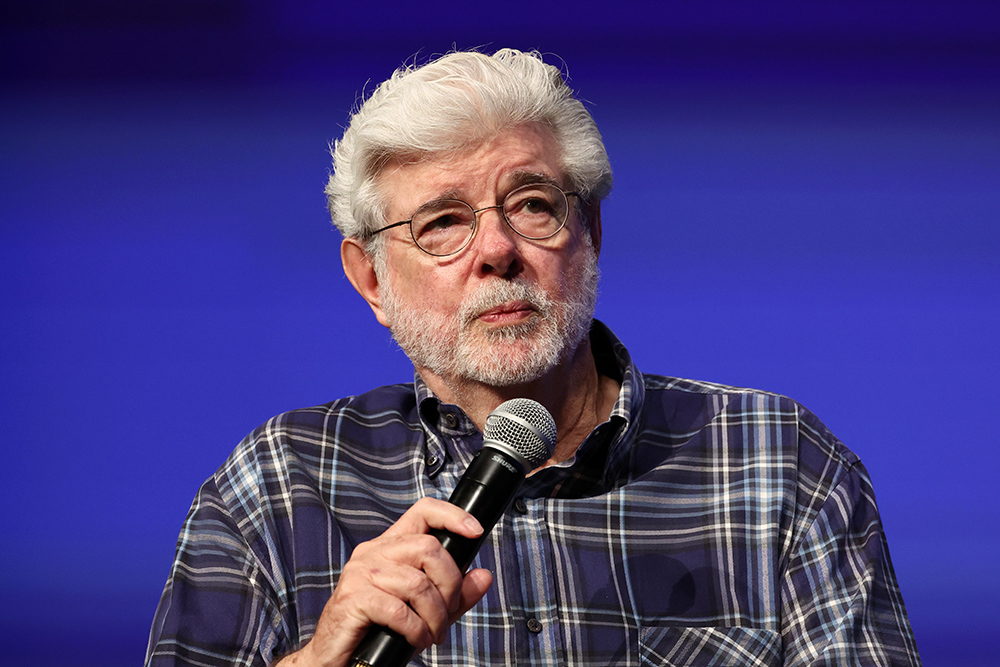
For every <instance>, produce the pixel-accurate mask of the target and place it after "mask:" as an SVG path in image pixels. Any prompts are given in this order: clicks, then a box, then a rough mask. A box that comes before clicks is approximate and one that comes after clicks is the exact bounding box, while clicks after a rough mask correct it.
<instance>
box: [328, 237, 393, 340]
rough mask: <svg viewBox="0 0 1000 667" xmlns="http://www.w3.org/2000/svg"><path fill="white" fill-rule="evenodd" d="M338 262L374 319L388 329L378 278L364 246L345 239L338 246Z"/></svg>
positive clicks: (356, 241)
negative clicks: (373, 314)
mask: <svg viewBox="0 0 1000 667" xmlns="http://www.w3.org/2000/svg"><path fill="white" fill-rule="evenodd" d="M340 261H341V262H343V264H344V273H345V274H346V275H347V279H348V280H350V281H351V284H352V285H354V289H356V290H358V294H360V295H361V296H362V297H363V298H364V300H365V301H367V302H368V305H369V306H371V309H372V312H373V313H375V319H377V320H378V321H379V323H380V324H381V325H382V326H384V327H388V326H389V323H388V320H387V319H386V317H385V313H384V312H383V311H382V298H381V295H380V292H379V283H378V276H377V275H375V266H374V265H373V264H372V258H371V257H370V256H369V255H368V253H367V252H366V251H365V247H364V244H363V243H362V242H361V241H359V240H358V239H355V238H346V239H344V241H343V243H341V244H340Z"/></svg>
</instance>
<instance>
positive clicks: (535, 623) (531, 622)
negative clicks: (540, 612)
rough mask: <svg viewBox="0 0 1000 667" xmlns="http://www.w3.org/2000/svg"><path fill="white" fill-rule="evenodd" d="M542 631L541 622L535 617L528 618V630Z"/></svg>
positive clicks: (535, 632)
mask: <svg viewBox="0 0 1000 667" xmlns="http://www.w3.org/2000/svg"><path fill="white" fill-rule="evenodd" d="M541 631H542V623H541V622H540V621H539V620H538V619H537V618H529V619H528V632H531V633H534V634H536V635H537V634H538V633H539V632H541Z"/></svg>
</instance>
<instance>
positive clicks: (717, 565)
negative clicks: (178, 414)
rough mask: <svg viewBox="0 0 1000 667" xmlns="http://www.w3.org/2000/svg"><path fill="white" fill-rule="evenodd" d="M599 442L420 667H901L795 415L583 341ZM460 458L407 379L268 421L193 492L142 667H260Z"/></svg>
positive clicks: (489, 552)
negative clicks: (605, 379) (601, 419)
mask: <svg viewBox="0 0 1000 667" xmlns="http://www.w3.org/2000/svg"><path fill="white" fill-rule="evenodd" d="M591 337H592V341H593V345H594V350H595V356H596V357H597V360H598V366H599V368H600V369H601V372H603V373H605V374H609V375H611V376H612V377H616V378H617V379H618V380H619V381H620V382H621V386H622V389H621V393H620V395H619V397H618V401H617V403H616V405H615V407H614V411H613V413H612V416H611V418H610V420H609V421H607V422H605V423H604V424H602V425H601V426H599V427H598V428H597V429H595V431H594V432H593V433H591V435H590V436H589V437H588V438H587V439H586V440H585V441H584V442H583V443H582V445H581V446H580V447H579V449H578V450H577V453H576V455H575V456H574V457H573V458H572V459H570V460H568V461H566V462H564V463H563V464H561V465H558V466H553V467H550V468H546V469H543V470H541V471H539V472H537V473H536V474H535V475H533V476H532V477H530V478H528V480H527V481H526V482H525V485H524V486H523V487H522V490H521V491H522V493H521V497H520V498H519V499H518V500H517V501H515V503H514V504H513V506H512V507H511V508H510V509H509V510H508V511H507V513H506V515H505V516H504V517H503V518H502V519H501V521H500V523H499V524H498V525H497V527H496V528H495V529H494V530H493V532H492V533H491V534H490V536H489V538H488V539H487V541H486V543H485V544H484V545H483V548H482V549H481V551H480V553H479V555H478V557H477V560H476V562H475V563H474V566H475V567H485V568H487V569H489V570H490V571H491V572H493V574H494V578H495V581H494V584H493V586H492V587H491V588H490V590H489V592H488V593H487V594H486V597H485V598H484V599H483V600H482V601H481V602H480V603H479V604H478V605H477V606H476V607H474V608H473V609H472V610H471V611H470V612H469V613H467V614H466V615H465V616H464V617H463V618H462V619H461V620H460V621H459V622H458V623H457V624H455V625H454V626H452V628H451V630H450V635H449V639H448V641H447V642H446V643H445V644H443V645H441V646H433V647H431V648H429V649H428V650H426V651H424V652H423V653H421V654H420V655H418V656H417V657H416V658H415V660H414V663H416V664H421V665H440V666H447V665H484V666H485V665H520V666H524V665H553V666H555V665H573V666H577V667H589V666H594V667H597V666H600V667H606V666H607V665H702V666H704V665H732V664H740V665H865V666H869V665H919V664H920V660H919V657H918V655H917V649H916V646H915V643H914V640H913V636H912V631H911V630H910V626H909V622H908V620H907V618H906V612H905V609H904V607H903V600H902V598H901V597H900V593H899V589H898V587H897V584H896V580H895V576H894V574H893V571H892V566H891V564H890V562H889V553H888V550H887V547H886V542H885V538H884V536H883V533H882V526H881V522H880V520H879V516H878V510H877V508H876V505H875V498H874V495H873V493H872V487H871V483H870V481H869V478H868V475H867V473H866V471H865V469H864V468H863V466H862V465H861V463H860V462H859V460H858V458H857V457H856V456H855V455H854V454H853V453H851V452H850V451H849V450H847V449H846V448H845V447H844V446H843V444H841V443H840V442H839V441H838V440H837V439H836V438H835V437H834V436H833V435H832V434H831V433H830V432H829V431H828V430H827V429H826V427H824V426H823V424H822V423H820V421H819V420H818V419H816V417H814V416H813V415H812V414H811V413H809V412H807V411H806V410H805V409H803V408H802V407H801V406H799V405H798V404H796V403H795V402H793V401H791V400H789V399H787V398H784V397H782V396H777V395H773V394H768V393H761V392H754V391H748V390H744V389H735V388H732V387H724V386H720V385H714V384H706V383H701V382H692V381H688V380H679V379H671V378H664V377H659V376H653V375H643V374H640V373H639V371H638V370H637V369H636V368H635V366H634V365H633V364H632V362H631V359H630V357H629V355H628V352H627V351H626V350H625V348H624V347H623V346H622V345H621V343H619V342H618V340H617V339H615V337H614V336H613V335H612V334H611V333H610V331H608V330H607V329H606V328H605V327H604V326H603V325H602V324H600V323H595V326H594V329H593V332H592V336H591ZM481 444H482V436H481V434H480V433H479V432H478V431H477V430H476V428H475V426H474V425H473V424H472V422H471V421H470V420H469V419H468V417H467V416H466V415H465V414H464V413H463V412H462V410H461V409H459V408H458V407H457V406H455V405H449V404H444V403H441V402H440V401H439V400H438V399H436V398H435V397H434V396H433V395H432V394H431V393H430V392H429V390H428V389H427V388H426V386H425V385H424V384H423V383H422V382H421V381H420V379H419V377H417V378H416V380H415V382H414V384H412V385H411V384H407V385H395V386H390V387H381V388H379V389H375V390H374V391H371V392H369V393H367V394H364V395H361V396H356V397H351V398H345V399H342V400H339V401H335V402H333V403H329V404H327V405H323V406H319V407H315V408H309V409H304V410H296V411H293V412H289V413H286V414H283V415H279V416H277V417H275V418H273V419H271V420H270V421H268V422H267V423H265V424H264V425H262V426H261V427H259V428H258V429H257V430H255V431H254V432H253V433H252V434H251V435H249V436H248V437H247V438H246V439H245V440H244V441H243V442H242V443H241V444H240V445H239V447H238V448H237V449H236V451H235V452H234V453H233V454H232V455H231V456H230V458H229V459H228V460H227V462H226V463H225V464H224V465H223V466H222V467H221V468H220V469H219V470H218V472H216V473H215V475H214V476H213V477H212V478H211V479H209V480H208V481H207V482H206V483H205V484H204V486H203V487H202V488H201V490H200V491H199V493H198V496H197V498H196V499H195V501H194V504H193V506H192V508H191V511H190V513H189V514H188V517H187V520H186V521H185V524H184V527H183V530H182V532H181V535H180V539H179V542H178V545H177V556H176V560H175V562H174V566H173V570H172V572H171V575H170V579H169V580H168V581H167V584H166V588H165V589H164V592H163V597H162V599H161V601H160V606H159V608H158V610H157V613H156V618H155V620H154V623H153V629H152V633H151V637H150V646H149V652H148V656H147V664H150V665H154V666H160V665H172V664H195V665H265V664H269V663H271V662H274V661H275V660H276V659H277V658H278V657H280V656H281V655H284V654H286V653H288V652H290V651H292V650H294V649H296V648H298V647H300V646H301V645H303V644H304V643H305V642H306V641H307V640H308V639H309V638H310V637H311V636H312V634H313V632H314V631H315V628H316V623H317V620H318V619H319V617H320V613H321V612H322V610H323V606H324V604H325V603H326V602H327V599H328V598H329V597H330V594H331V592H332V590H333V588H334V587H335V586H336V585H337V578H338V577H339V575H340V572H341V567H342V564H343V563H345V562H346V561H347V559H348V558H349V557H350V555H351V551H352V550H353V549H354V547H355V546H357V544H359V543H360V542H362V541H365V540H369V539H372V538H374V537H376V536H378V535H379V534H381V533H382V532H383V531H384V530H385V529H386V528H387V527H388V526H389V525H390V524H392V523H393V522H394V521H395V520H396V519H397V518H398V517H399V516H400V515H401V514H402V513H403V512H404V511H405V510H406V509H407V508H408V507H410V506H411V505H412V504H413V503H414V502H415V501H416V500H417V499H418V498H420V497H422V496H428V495H429V496H434V497H437V498H443V499H447V498H448V496H449V495H450V493H451V490H452V489H453V488H454V487H455V484H456V483H457V482H458V480H459V478H460V477H461V475H462V473H463V471H464V470H465V468H466V466H467V465H468V464H469V461H470V460H471V459H472V456H473V455H474V454H475V452H476V451H477V450H478V449H479V447H480V446H481Z"/></svg>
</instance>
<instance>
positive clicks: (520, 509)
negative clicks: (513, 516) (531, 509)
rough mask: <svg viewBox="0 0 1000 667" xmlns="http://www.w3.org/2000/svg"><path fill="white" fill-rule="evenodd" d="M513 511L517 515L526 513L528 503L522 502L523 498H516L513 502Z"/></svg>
mask: <svg viewBox="0 0 1000 667" xmlns="http://www.w3.org/2000/svg"><path fill="white" fill-rule="evenodd" d="M514 511H515V512H517V513H518V514H527V513H528V503H526V502H524V498H518V499H517V500H515V501H514Z"/></svg>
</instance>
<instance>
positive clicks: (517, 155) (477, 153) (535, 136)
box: [375, 124, 570, 217]
mask: <svg viewBox="0 0 1000 667" xmlns="http://www.w3.org/2000/svg"><path fill="white" fill-rule="evenodd" d="M375 181H376V183H377V187H378V189H379V192H380V195H381V198H382V200H383V201H384V202H385V204H386V205H387V206H388V207H389V208H392V209H397V208H399V207H400V206H402V207H405V206H406V205H418V204H422V203H424V202H426V201H429V200H432V199H435V198H456V199H465V198H473V199H475V198H477V197H490V196H497V195H503V194H504V191H505V190H507V191H509V190H512V189H514V188H516V187H518V186H520V185H525V184H528V183H551V184H553V185H556V186H558V187H560V188H567V187H568V186H569V185H570V184H569V183H567V182H566V181H567V177H566V171H565V169H564V167H563V164H562V154H561V151H560V150H559V146H558V144H557V142H556V140H555V138H554V137H553V135H552V132H551V131H550V130H549V129H548V128H547V127H545V126H542V125H538V124H530V125H522V126H518V127H515V128H511V129H509V130H505V131H504V132H501V133H499V134H497V135H495V136H492V137H490V138H489V139H486V140H480V141H477V142H470V143H467V144H466V145H463V146H462V147H460V148H456V149H449V150H447V151H437V152H434V153H412V152H411V153H407V154H402V155H395V156H392V157H389V158H387V159H385V160H384V162H383V164H382V165H381V168H380V169H379V171H378V174H377V176H376V179H375ZM470 203H475V202H470ZM390 217H391V216H390Z"/></svg>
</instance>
